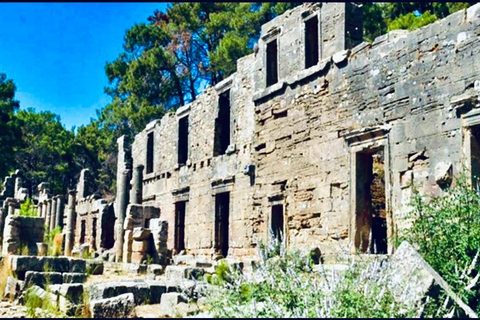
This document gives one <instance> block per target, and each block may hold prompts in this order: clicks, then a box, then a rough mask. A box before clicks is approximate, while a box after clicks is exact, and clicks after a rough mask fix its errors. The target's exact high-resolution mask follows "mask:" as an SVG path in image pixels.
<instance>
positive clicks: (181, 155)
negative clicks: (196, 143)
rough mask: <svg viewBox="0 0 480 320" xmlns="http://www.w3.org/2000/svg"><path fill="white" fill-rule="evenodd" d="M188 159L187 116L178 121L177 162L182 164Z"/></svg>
mask: <svg viewBox="0 0 480 320" xmlns="http://www.w3.org/2000/svg"><path fill="white" fill-rule="evenodd" d="M187 159H188V116H186V117H183V118H181V119H180V120H179V122H178V164H181V165H184V164H186V163H187Z"/></svg>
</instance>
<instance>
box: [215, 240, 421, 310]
mask: <svg viewBox="0 0 480 320" xmlns="http://www.w3.org/2000/svg"><path fill="white" fill-rule="evenodd" d="M260 257H261V260H260V262H259V263H258V264H257V266H256V267H255V268H254V270H253V271H252V272H251V273H245V274H244V273H242V272H241V271H239V270H231V269H230V268H228V267H227V268H226V267H225V266H224V264H223V263H222V264H220V266H221V267H220V268H217V274H218V273H219V272H221V274H223V273H224V272H226V275H227V276H225V275H222V276H221V278H222V279H224V281H223V282H221V284H219V285H218V286H216V287H214V288H212V289H211V290H210V292H209V293H208V295H207V298H206V304H207V305H208V306H209V308H210V312H211V313H212V314H213V316H215V317H220V318H223V317H227V318H234V317H235V318H238V317H240V318H265V317H268V318H289V317H298V318H304V317H319V318H331V317H352V318H353V317H355V318H358V317H399V316H402V317H405V316H406V317H408V316H412V315H413V314H414V311H415V310H413V309H412V308H408V307H407V306H405V305H403V304H402V303H397V302H395V301H394V300H393V297H392V295H391V294H390V292H389V289H388V286H387V281H385V279H384V278H381V277H379V276H378V275H379V274H381V273H379V272H378V271H379V268H380V263H379V262H373V263H366V262H362V261H356V262H355V261H353V260H350V264H349V265H348V267H347V271H345V272H344V273H339V272H329V273H326V272H325V271H323V272H314V271H312V268H311V266H312V263H311V259H310V258H309V255H308V254H306V255H304V254H302V253H300V252H299V251H297V250H286V249H285V246H284V245H283V244H282V245H281V250H278V243H277V244H275V243H273V244H269V245H267V246H265V245H262V246H260ZM217 278H219V277H218V275H217Z"/></svg>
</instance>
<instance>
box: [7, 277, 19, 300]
mask: <svg viewBox="0 0 480 320" xmlns="http://www.w3.org/2000/svg"><path fill="white" fill-rule="evenodd" d="M22 290H23V284H22V281H20V280H17V279H15V278H14V277H12V276H8V278H7V283H6V285H5V294H4V298H5V299H7V300H14V299H15V298H17V297H18V296H19V295H20V293H21V292H22Z"/></svg>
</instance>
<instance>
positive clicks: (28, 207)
mask: <svg viewBox="0 0 480 320" xmlns="http://www.w3.org/2000/svg"><path fill="white" fill-rule="evenodd" d="M20 215H21V216H25V217H37V216H38V214H37V210H35V207H34V205H33V201H32V200H31V199H30V198H28V197H27V199H25V202H24V203H22V204H21V205H20Z"/></svg>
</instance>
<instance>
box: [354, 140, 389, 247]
mask: <svg viewBox="0 0 480 320" xmlns="http://www.w3.org/2000/svg"><path fill="white" fill-rule="evenodd" d="M355 157H356V159H355V160H356V172H355V173H356V179H355V180H356V194H355V197H356V201H355V203H356V208H355V209H356V210H355V212H356V215H355V219H356V228H355V247H356V248H357V249H358V250H359V251H360V252H364V253H367V252H368V253H375V254H386V253H387V243H388V242H387V216H386V201H385V196H386V192H385V159H384V158H385V157H384V148H383V147H380V148H376V149H373V150H363V151H360V152H357V153H356V154H355Z"/></svg>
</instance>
